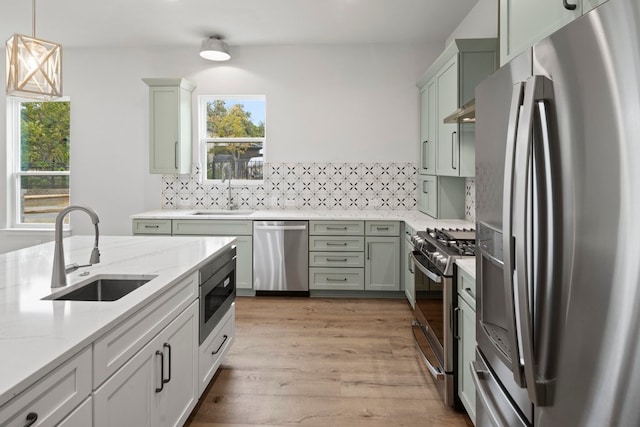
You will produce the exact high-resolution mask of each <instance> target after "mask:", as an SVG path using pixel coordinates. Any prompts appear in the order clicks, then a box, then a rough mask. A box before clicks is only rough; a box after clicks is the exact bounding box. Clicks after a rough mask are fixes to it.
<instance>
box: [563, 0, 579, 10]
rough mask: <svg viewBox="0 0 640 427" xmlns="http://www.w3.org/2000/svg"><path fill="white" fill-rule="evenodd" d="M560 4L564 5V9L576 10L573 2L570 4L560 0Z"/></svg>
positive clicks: (565, 0)
mask: <svg viewBox="0 0 640 427" xmlns="http://www.w3.org/2000/svg"><path fill="white" fill-rule="evenodd" d="M562 5H563V6H564V8H565V9H567V10H576V7H578V6H577V5H575V4H571V3H569V2H568V1H567V0H562Z"/></svg>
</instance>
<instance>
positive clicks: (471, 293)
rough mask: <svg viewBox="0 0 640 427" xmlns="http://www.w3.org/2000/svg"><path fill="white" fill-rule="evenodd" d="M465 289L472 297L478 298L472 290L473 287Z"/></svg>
mask: <svg viewBox="0 0 640 427" xmlns="http://www.w3.org/2000/svg"><path fill="white" fill-rule="evenodd" d="M464 291H465V292H466V293H468V294H469V296H470V297H471V298H473V299H476V296H475V294H474V293H473V292H471V288H464Z"/></svg>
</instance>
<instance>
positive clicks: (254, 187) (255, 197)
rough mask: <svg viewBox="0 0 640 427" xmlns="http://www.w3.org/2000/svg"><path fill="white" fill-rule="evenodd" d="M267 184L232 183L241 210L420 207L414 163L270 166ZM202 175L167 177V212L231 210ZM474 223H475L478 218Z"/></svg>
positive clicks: (471, 199) (469, 191) (469, 182)
mask: <svg viewBox="0 0 640 427" xmlns="http://www.w3.org/2000/svg"><path fill="white" fill-rule="evenodd" d="M264 168H265V169H264V180H263V181H262V182H255V183H253V182H249V183H247V181H244V182H242V181H236V182H234V181H233V180H232V181H231V196H232V199H233V202H234V204H235V205H236V207H237V208H238V209H258V210H259V209H323V210H332V209H335V210H340V209H342V210H349V209H352V210H359V209H401V210H411V209H415V208H416V195H417V192H416V179H417V168H416V165H415V164H413V163H265V165H264ZM199 173H200V172H199V170H198V169H197V168H196V172H195V173H193V174H191V175H164V176H163V177H162V202H161V204H162V208H163V209H225V208H226V207H227V204H228V186H227V183H224V184H222V183H213V184H203V183H201V182H200V176H199ZM465 213H466V217H467V219H469V220H472V221H475V180H474V179H473V178H467V179H466V185H465ZM472 218H473V219H472Z"/></svg>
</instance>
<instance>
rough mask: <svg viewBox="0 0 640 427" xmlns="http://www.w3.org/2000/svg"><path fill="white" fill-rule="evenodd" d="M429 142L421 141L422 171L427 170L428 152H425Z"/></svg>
mask: <svg viewBox="0 0 640 427" xmlns="http://www.w3.org/2000/svg"><path fill="white" fill-rule="evenodd" d="M428 143H429V141H422V169H429V159H427V154H429V150H427V144H428Z"/></svg>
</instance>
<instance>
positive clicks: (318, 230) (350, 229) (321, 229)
mask: <svg viewBox="0 0 640 427" xmlns="http://www.w3.org/2000/svg"><path fill="white" fill-rule="evenodd" d="M309 234H310V235H319V236H362V235H363V234H364V221H309Z"/></svg>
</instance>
